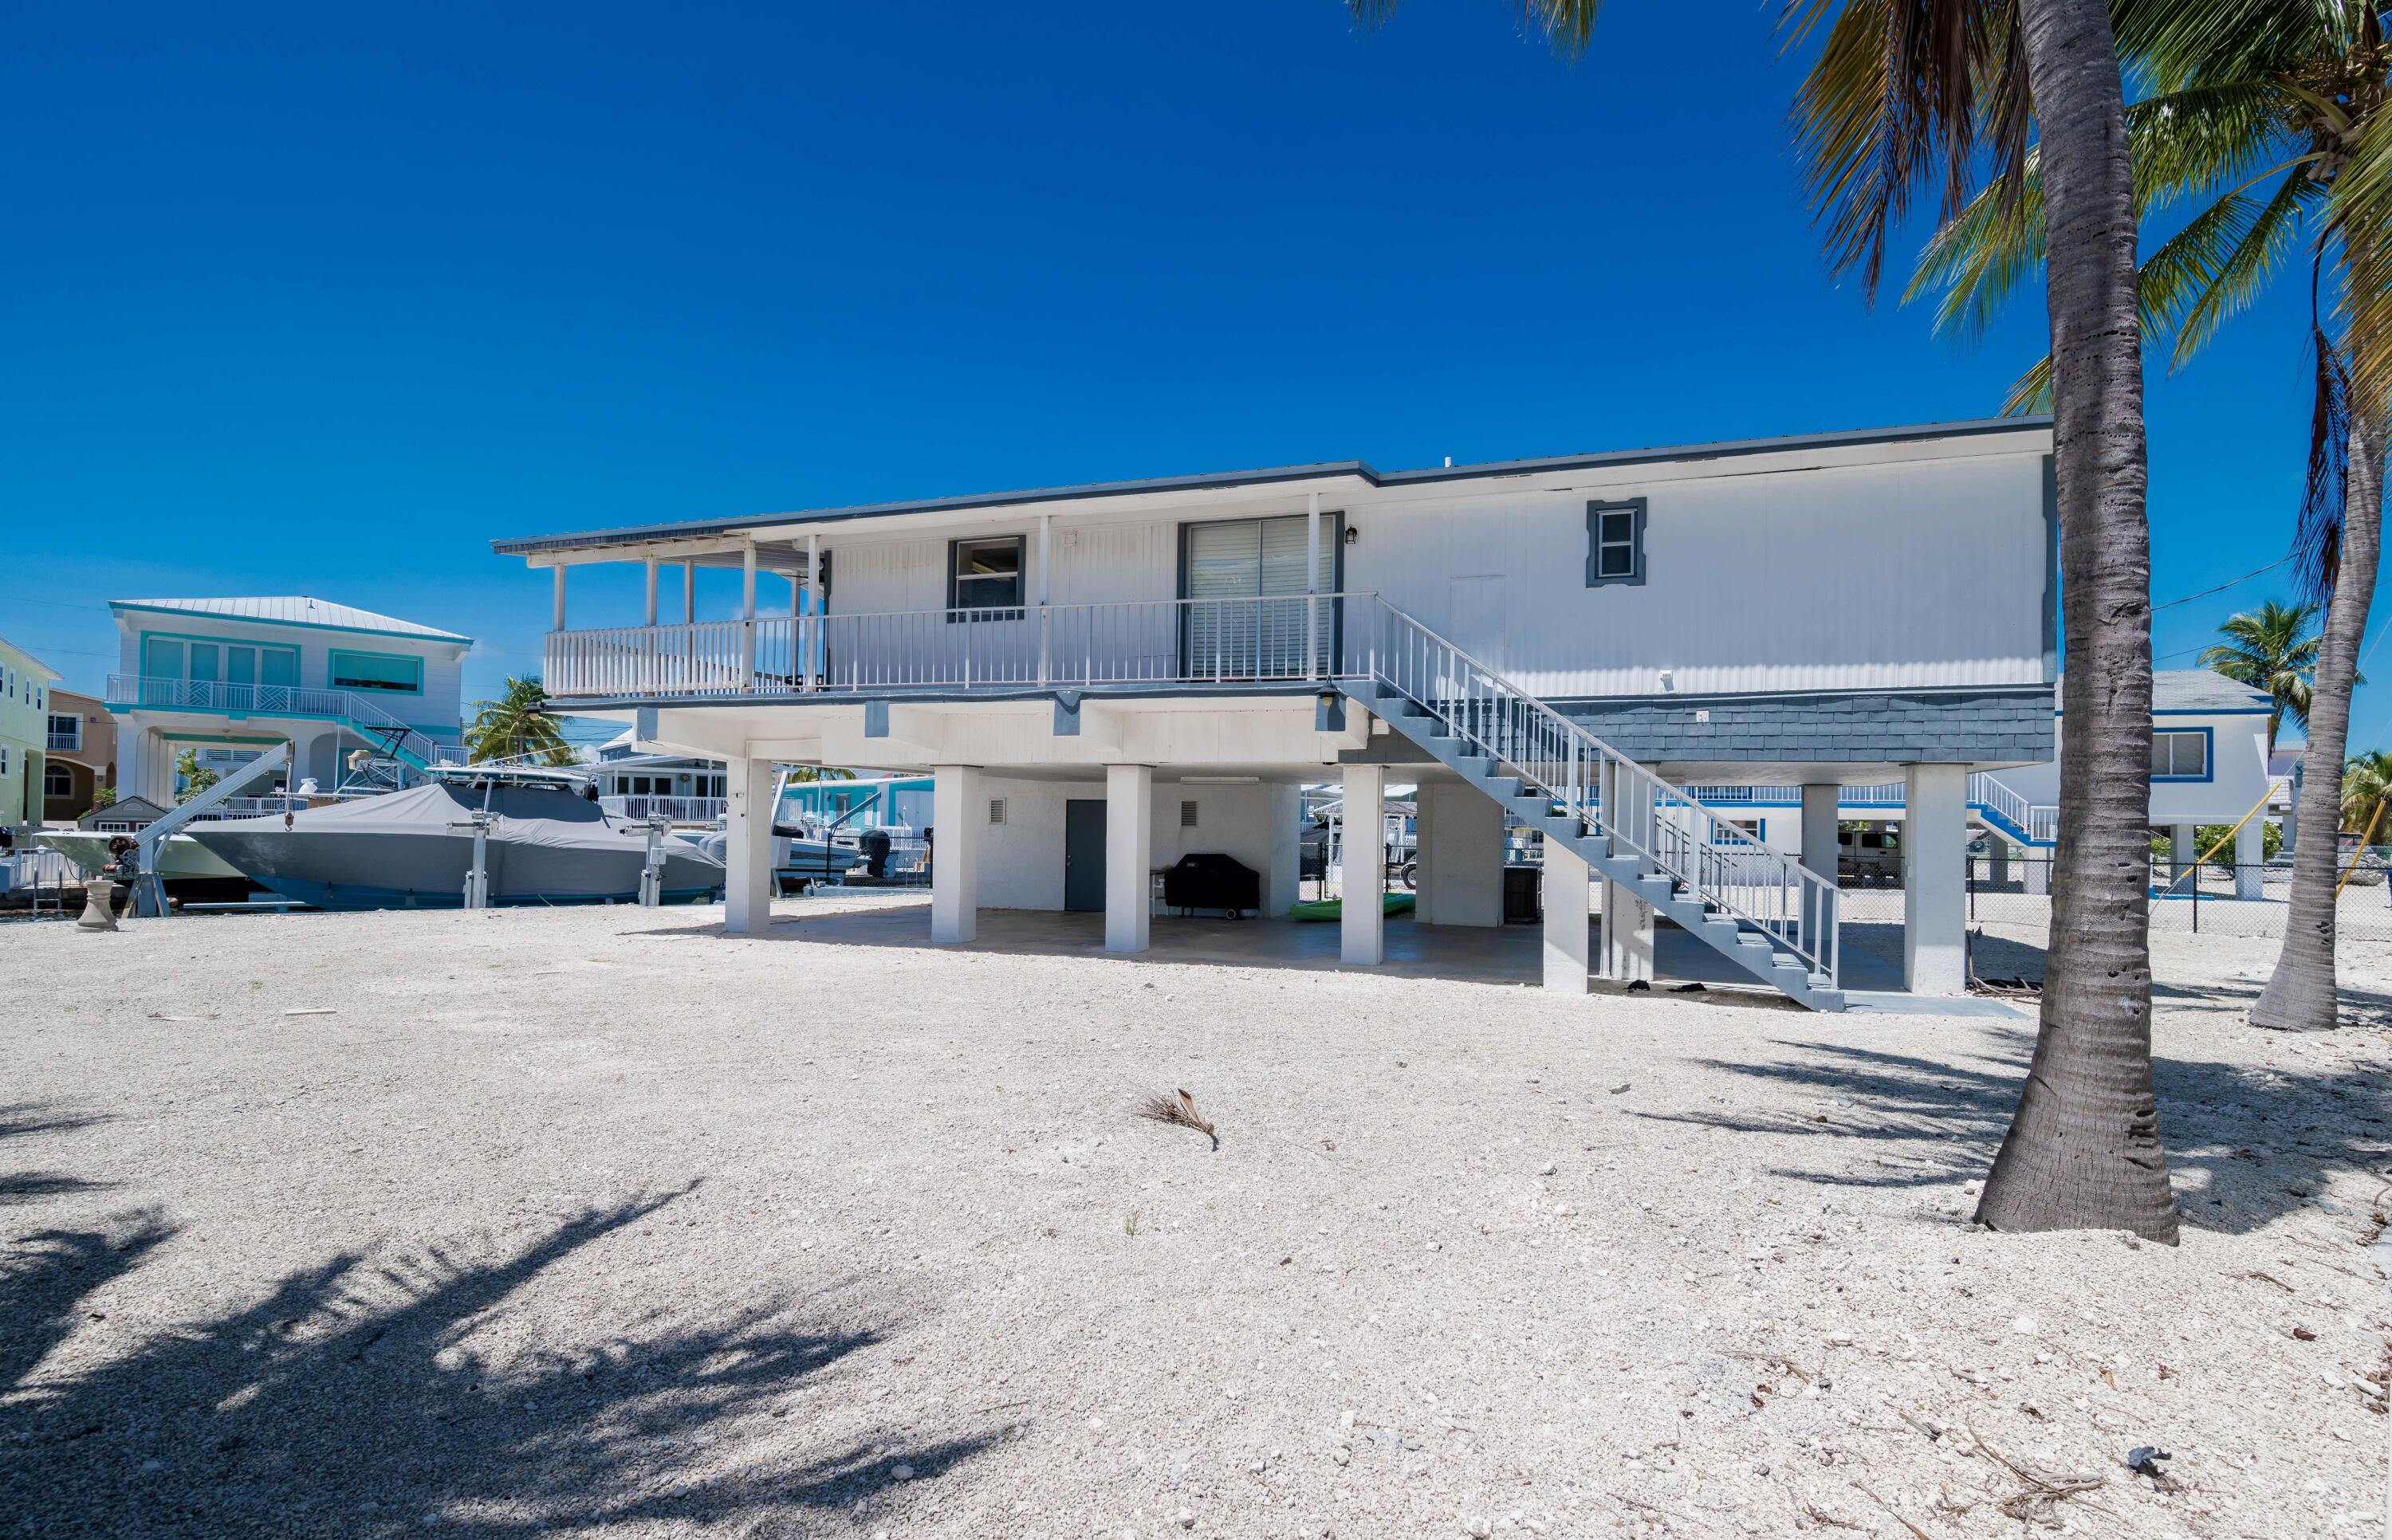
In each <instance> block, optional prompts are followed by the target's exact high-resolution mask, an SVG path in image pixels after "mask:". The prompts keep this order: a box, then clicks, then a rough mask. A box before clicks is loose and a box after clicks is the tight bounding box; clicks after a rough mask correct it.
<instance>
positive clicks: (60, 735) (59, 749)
mask: <svg viewBox="0 0 2392 1540" xmlns="http://www.w3.org/2000/svg"><path fill="white" fill-rule="evenodd" d="M44 746H45V747H46V748H47V749H48V750H49V751H50V752H51V753H53V754H79V753H81V752H82V750H83V724H82V723H80V722H78V723H76V724H75V726H74V728H73V729H72V730H71V731H66V732H60V731H58V729H56V728H52V729H50V730H49V733H48V739H47V742H46V743H45V745H44Z"/></svg>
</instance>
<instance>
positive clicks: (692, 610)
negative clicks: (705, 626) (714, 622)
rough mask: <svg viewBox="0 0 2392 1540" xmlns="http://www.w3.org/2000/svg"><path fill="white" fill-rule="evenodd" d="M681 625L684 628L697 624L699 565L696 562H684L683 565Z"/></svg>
mask: <svg viewBox="0 0 2392 1540" xmlns="http://www.w3.org/2000/svg"><path fill="white" fill-rule="evenodd" d="M681 623H682V625H684V626H695V625H696V624H697V563H695V562H683V563H682V564H681Z"/></svg>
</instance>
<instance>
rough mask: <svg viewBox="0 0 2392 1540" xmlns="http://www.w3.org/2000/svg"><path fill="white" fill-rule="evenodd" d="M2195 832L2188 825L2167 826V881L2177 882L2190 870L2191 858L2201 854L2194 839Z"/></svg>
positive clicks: (2193, 828) (2191, 826) (2192, 826)
mask: <svg viewBox="0 0 2392 1540" xmlns="http://www.w3.org/2000/svg"><path fill="white" fill-rule="evenodd" d="M2197 832H2198V831H2197V830H2196V828H2195V826H2194V825H2192V824H2190V823H2171V824H2169V825H2168V881H2170V882H2177V881H2179V880H2181V879H2182V878H2183V876H2184V874H2186V873H2187V872H2190V871H2191V870H2192V862H2193V858H2194V857H2195V856H2197V855H2199V854H2200V853H2201V851H2200V849H2199V848H2198V846H2197V844H2196V842H2195V839H2194V835H2196V834H2197Z"/></svg>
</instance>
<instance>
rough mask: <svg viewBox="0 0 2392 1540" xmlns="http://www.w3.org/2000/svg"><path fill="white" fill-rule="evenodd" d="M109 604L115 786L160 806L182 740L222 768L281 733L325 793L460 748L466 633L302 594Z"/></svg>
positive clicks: (400, 773)
mask: <svg viewBox="0 0 2392 1540" xmlns="http://www.w3.org/2000/svg"><path fill="white" fill-rule="evenodd" d="M109 610H110V614H111V615H113V616H114V617H115V620H116V628H117V632H118V636H119V657H118V666H117V671H116V672H115V673H112V674H110V676H109V679H108V701H107V705H108V709H109V712H110V715H111V716H113V717H114V718H116V724H117V734H118V749H117V763H118V782H119V786H120V789H121V790H122V792H123V795H124V796H141V797H146V798H148V799H149V800H150V801H152V802H155V803H158V804H160V805H162V806H171V805H172V804H173V802H174V800H175V795H176V790H177V787H176V770H175V766H176V761H177V760H178V759H179V758H180V757H181V756H182V755H183V753H184V751H186V750H189V751H191V753H192V754H193V755H194V756H195V757H196V758H197V760H198V762H199V763H200V764H201V765H202V766H205V767H207V768H210V769H214V770H218V771H219V772H221V771H222V770H224V769H225V768H227V767H228V766H230V765H234V764H238V763H241V762H242V761H244V760H247V759H250V758H253V757H255V756H256V755H257V754H258V753H260V752H261V751H263V750H264V749H266V748H267V747H270V746H271V745H273V744H280V743H284V742H288V743H289V744H292V746H293V752H294V758H293V765H294V770H293V777H294V781H297V782H305V781H313V782H314V783H316V784H317V786H318V788H320V789H322V790H324V791H327V792H330V791H331V790H333V789H334V788H335V787H337V786H339V785H341V784H342V783H344V781H345V780H348V779H350V778H351V777H352V776H353V775H355V774H357V773H359V770H363V769H364V768H365V767H371V770H372V772H373V773H375V774H377V775H379V776H380V777H382V778H383V784H385V785H388V784H392V783H403V782H404V781H405V780H406V779H407V778H408V777H409V776H410V775H412V774H413V773H415V772H416V771H419V770H422V769H423V768H425V767H427V766H430V765H434V764H437V763H440V762H442V761H443V760H448V759H456V758H461V757H462V747H461V745H462V743H463V726H462V719H461V718H462V712H461V666H462V664H463V661H464V657H465V654H466V653H467V652H468V651H470V650H471V649H472V647H473V645H474V642H473V639H472V638H471V637H464V636H460V635H458V634H456V633H455V632H453V631H444V630H440V629H437V628H434V627H431V626H425V625H421V624H419V623H417V622H415V621H411V620H400V619H398V618H396V616H392V615H377V614H375V613H374V612H373V611H371V610H360V609H357V608H355V607H354V606H351V605H347V604H335V603H333V602H330V601H329V600H322V599H312V598H308V597H306V596H305V595H289V596H276V597H268V598H254V599H118V600H111V601H110V602H109ZM359 750H363V751H365V752H364V756H363V757H362V759H358V758H357V751H359ZM353 760H356V763H357V766H358V768H359V769H358V770H353V769H352V761H353Z"/></svg>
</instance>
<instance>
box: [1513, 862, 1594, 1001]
mask: <svg viewBox="0 0 2392 1540" xmlns="http://www.w3.org/2000/svg"><path fill="white" fill-rule="evenodd" d="M1499 897H1500V895H1499ZM1593 897H1594V870H1593V868H1592V867H1591V866H1589V865H1588V864H1587V863H1586V858H1584V857H1583V856H1580V855H1579V853H1578V852H1577V851H1575V850H1573V849H1571V848H1569V847H1568V846H1566V845H1565V844H1563V843H1562V842H1561V841H1560V840H1557V839H1549V840H1547V841H1545V920H1544V926H1543V929H1544V958H1545V969H1544V984H1545V988H1547V989H1549V990H1564V991H1565V992H1566V993H1569V994H1584V993H1586V977H1587V963H1588V952H1589V951H1590V947H1589V941H1590V934H1591V928H1592V927H1591V926H1590V925H1589V921H1590V920H1591V919H1592V906H1593Z"/></svg>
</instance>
